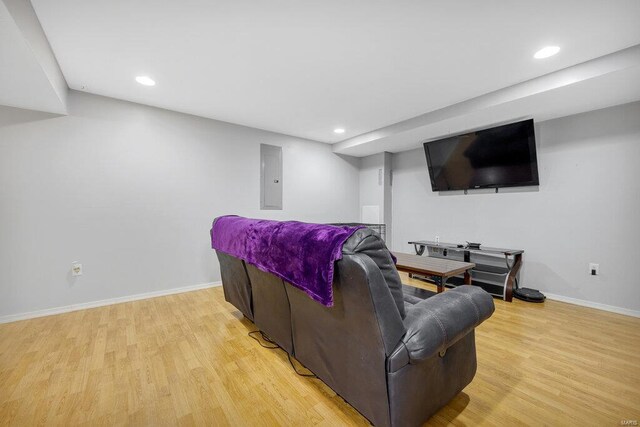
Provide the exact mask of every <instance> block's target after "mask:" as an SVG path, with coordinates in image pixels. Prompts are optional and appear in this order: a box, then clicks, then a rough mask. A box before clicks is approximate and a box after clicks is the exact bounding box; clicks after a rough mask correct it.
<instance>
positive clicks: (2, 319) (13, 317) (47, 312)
mask: <svg viewBox="0 0 640 427" xmlns="http://www.w3.org/2000/svg"><path fill="white" fill-rule="evenodd" d="M221 285H222V282H211V283H202V284H199V285H191V286H183V287H181V288H172V289H164V290H161V291H152V292H146V293H144V294H136V295H127V296H124V297H116V298H109V299H103V300H99V301H90V302H83V303H80V304H71V305H65V306H63V307H54V308H46V309H44V310H36V311H29V312H27V313H18V314H9V315H6V316H0V323H9V322H15V321H18V320H25V319H33V318H35V317H43V316H51V315H53V314H60V313H68V312H70V311H78V310H85V309H87V308H95V307H103V306H105V305H112V304H120V303H123V302H130V301H137V300H141V299H149V298H156V297H161V296H165V295H173V294H180V293H183V292H191V291H198V290H200V289H207V288H213V287H216V286H221Z"/></svg>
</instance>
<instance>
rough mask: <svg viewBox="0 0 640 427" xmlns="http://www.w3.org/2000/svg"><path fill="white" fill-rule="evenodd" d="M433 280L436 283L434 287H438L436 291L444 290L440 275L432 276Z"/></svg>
mask: <svg viewBox="0 0 640 427" xmlns="http://www.w3.org/2000/svg"><path fill="white" fill-rule="evenodd" d="M432 277H433V281H434V282H435V283H436V287H437V289H438V293H441V292H442V291H444V279H443V278H442V277H440V276H432Z"/></svg>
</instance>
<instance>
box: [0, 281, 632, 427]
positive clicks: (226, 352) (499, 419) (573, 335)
mask: <svg viewBox="0 0 640 427" xmlns="http://www.w3.org/2000/svg"><path fill="white" fill-rule="evenodd" d="M404 279H405V282H410V280H409V279H408V278H406V276H405V278H404ZM413 283H418V282H413ZM427 287H429V286H428V285H427ZM495 303H496V312H495V314H494V315H493V317H491V318H490V319H489V320H488V321H486V322H485V323H484V324H483V325H481V326H480V327H479V328H478V329H477V335H476V337H477V351H478V373H477V374H476V377H475V379H474V380H473V382H472V383H471V384H470V385H469V386H468V387H467V388H466V389H465V390H464V391H463V392H462V393H461V394H460V395H459V396H458V397H456V398H455V399H454V400H453V401H452V402H451V403H450V404H449V405H448V406H446V407H445V408H443V409H442V410H441V411H440V412H438V413H437V414H436V415H435V416H434V417H433V418H432V419H431V420H430V422H429V424H431V425H445V424H448V423H452V424H456V425H469V426H472V425H473V426H476V425H516V424H528V425H567V424H575V425H620V422H621V420H640V319H636V318H631V317H626V316H622V315H616V314H611V313H606V312H603V311H598V310H592V309H587V308H582V307H577V306H573V305H568V304H563V303H559V302H554V301H547V302H545V303H544V304H540V305H538V304H528V303H524V302H521V301H515V302H513V303H505V302H503V301H498V300H495ZM253 329H254V326H253V325H252V324H251V323H250V322H248V321H247V320H244V319H243V318H242V316H241V315H240V314H239V312H238V311H237V310H235V308H234V307H232V306H231V305H228V304H227V303H226V302H224V298H223V294H222V288H213V289H207V290H202V291H196V292H190V293H184V294H179V295H172V296H167V297H160V298H155V299H149V300H143V301H136V302H131V303H125V304H119V305H113V306H109V307H102V308H95V309H90V310H83V311H78V312H74V313H67V314H61V315H56V316H50V317H44V318H39V319H32V320H26V321H20V322H15V323H9V324H4V325H0V424H2V425H25V426H31V425H38V424H48V425H52V424H57V425H78V424H84V425H91V426H93V425H114V424H131V425H174V424H184V425H190V424H200V425H204V424H207V425H234V426H242V425H310V424H314V425H366V424H368V423H367V421H366V420H365V419H364V418H363V417H362V416H361V415H360V414H358V412H356V411H355V410H354V409H353V408H352V407H351V406H349V405H348V404H346V403H345V402H344V401H343V400H342V399H341V398H340V397H338V396H336V395H335V393H333V392H332V391H331V389H329V388H328V387H327V386H325V385H324V384H323V383H322V382H321V381H319V380H317V379H310V378H303V377H300V376H298V375H296V374H295V373H294V372H293V371H292V369H291V367H290V366H289V362H288V361H287V358H286V357H285V355H284V353H283V352H282V351H280V350H268V349H265V348H262V347H260V346H259V345H258V343H257V342H256V341H254V340H253V339H251V338H249V337H248V336H247V332H248V331H250V330H253Z"/></svg>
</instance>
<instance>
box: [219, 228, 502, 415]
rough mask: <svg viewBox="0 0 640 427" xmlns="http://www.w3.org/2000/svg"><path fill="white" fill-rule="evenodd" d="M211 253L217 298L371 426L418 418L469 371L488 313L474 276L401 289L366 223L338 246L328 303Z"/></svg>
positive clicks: (450, 394) (465, 380) (449, 395)
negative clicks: (460, 282) (220, 292)
mask: <svg viewBox="0 0 640 427" xmlns="http://www.w3.org/2000/svg"><path fill="white" fill-rule="evenodd" d="M217 254H218V259H219V261H220V270H221V273H222V283H223V289H224V294H225V298H228V299H227V301H229V302H231V303H232V304H234V305H235V306H236V307H237V308H238V309H240V310H245V311H246V312H245V311H243V314H244V315H245V316H247V317H248V318H250V319H253V322H254V324H255V326H256V329H258V330H260V331H262V332H263V333H264V334H266V336H268V338H269V341H271V342H269V341H265V342H264V343H262V342H261V344H264V345H265V346H269V347H271V346H275V345H277V346H279V347H280V348H282V349H283V350H284V351H286V352H287V353H288V354H289V355H290V356H291V357H292V360H293V358H295V359H296V360H297V361H298V362H300V364H301V365H303V366H304V367H306V368H307V369H309V370H310V371H311V372H313V373H314V374H315V375H317V377H318V378H319V379H320V380H322V381H323V382H324V383H325V384H327V385H328V386H329V387H331V388H332V389H333V390H334V391H335V392H336V393H337V394H338V395H340V396H341V397H342V398H343V399H345V400H346V401H347V402H349V404H351V405H352V406H353V407H354V408H355V409H356V410H358V411H359V412H360V413H361V414H362V415H364V416H365V417H366V418H368V419H369V420H370V421H371V423H373V424H374V425H376V426H380V427H402V426H409V425H411V426H413V425H422V424H423V423H424V422H426V421H427V419H429V417H430V416H431V415H433V414H434V413H435V412H437V411H438V410H439V409H440V408H442V407H443V406H444V405H446V404H447V403H448V402H449V401H450V400H451V399H453V398H454V397H455V396H456V395H458V394H459V393H460V391H462V389H463V388H464V387H465V386H466V385H467V384H469V383H470V382H471V380H472V379H473V377H474V375H475V372H476V366H477V362H476V350H475V334H474V331H475V327H476V326H478V325H479V324H480V323H482V322H483V321H484V320H486V319H487V318H488V317H489V316H491V314H492V313H493V310H494V305H493V300H492V298H491V296H490V295H488V294H487V293H486V292H484V291H483V290H482V289H480V288H478V287H475V286H461V287H458V288H456V289H454V290H451V291H448V292H444V293H442V294H438V295H434V294H433V293H432V292H429V291H423V292H421V291H413V292H406V293H405V288H404V287H403V286H402V282H401V281H400V276H399V275H398V271H397V270H396V267H395V264H394V263H393V260H392V258H391V253H390V252H389V251H388V249H387V248H386V246H385V244H384V242H383V241H382V239H381V238H380V236H379V235H378V234H377V233H375V232H374V231H372V230H370V229H368V228H361V229H359V230H357V231H356V232H355V233H354V234H353V235H352V236H351V237H350V238H349V239H347V241H346V242H345V244H344V245H343V247H342V259H341V260H339V261H337V262H336V264H335V270H334V271H335V275H334V277H333V279H334V280H333V284H332V285H333V288H334V289H333V292H334V297H335V299H334V305H333V307H326V306H324V305H322V304H318V303H317V302H316V301H314V300H312V299H311V298H309V297H308V296H307V294H306V293H304V292H303V291H301V290H299V289H298V288H296V287H294V286H291V285H290V284H288V283H285V282H284V281H283V280H282V279H280V278H279V277H277V276H275V275H273V274H271V273H267V272H264V271H262V270H259V269H258V268H257V267H255V266H254V265H251V264H249V263H245V262H244V261H242V260H241V259H239V258H236V257H233V256H231V255H229V254H225V253H224V252H222V251H217ZM304 256H305V255H304V253H300V254H299V255H298V254H296V255H294V256H293V259H296V260H299V259H301V258H302V257H304ZM234 288H235V289H234ZM252 329H253V328H252ZM256 334H257V332H256ZM253 335H255V334H254V333H252V336H253ZM254 338H257V337H254ZM292 363H293V362H292ZM296 368H298V366H297V364H296ZM306 375H311V374H306Z"/></svg>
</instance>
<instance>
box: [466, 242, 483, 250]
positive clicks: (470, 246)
mask: <svg viewBox="0 0 640 427" xmlns="http://www.w3.org/2000/svg"><path fill="white" fill-rule="evenodd" d="M481 244H482V243H475V242H467V248H468V249H480V245H481Z"/></svg>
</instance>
